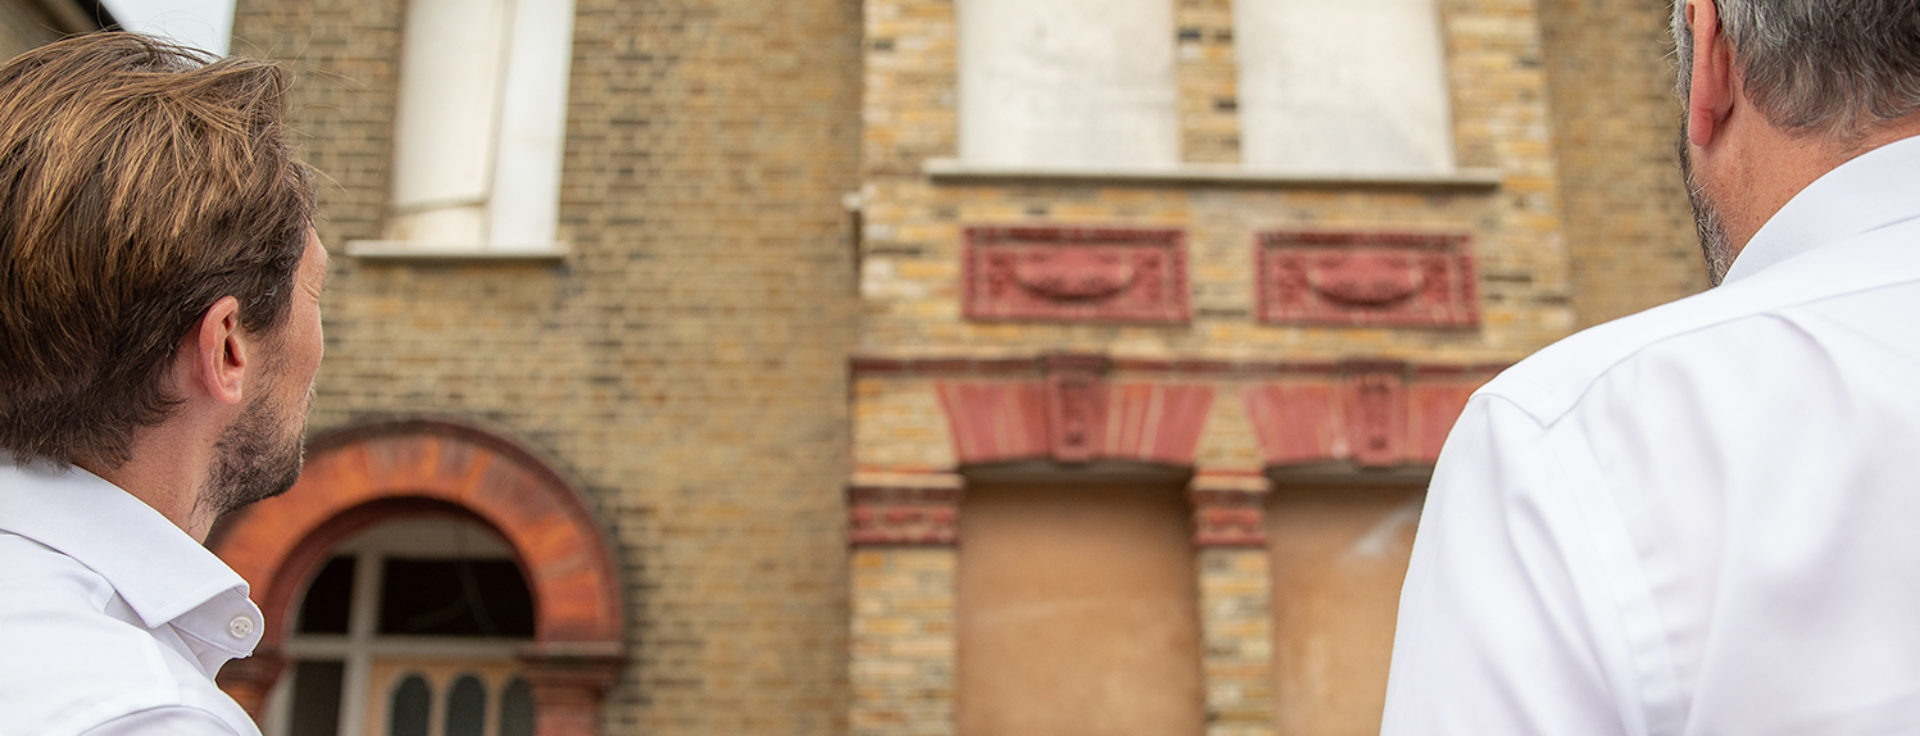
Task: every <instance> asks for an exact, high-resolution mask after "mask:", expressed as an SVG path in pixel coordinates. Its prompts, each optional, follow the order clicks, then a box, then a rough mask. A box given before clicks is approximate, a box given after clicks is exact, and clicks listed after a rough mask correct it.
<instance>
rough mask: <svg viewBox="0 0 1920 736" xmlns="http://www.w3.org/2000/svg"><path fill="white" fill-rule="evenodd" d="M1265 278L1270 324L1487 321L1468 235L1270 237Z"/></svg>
mask: <svg viewBox="0 0 1920 736" xmlns="http://www.w3.org/2000/svg"><path fill="white" fill-rule="evenodd" d="M1258 274H1259V275H1258V276H1257V278H1258V280H1259V283H1258V291H1259V302H1260V304H1259V309H1260V321H1262V322H1266V323H1270V324H1309V325H1336V326H1392V327H1472V326H1474V325H1476V324H1479V321H1480V312H1479V298H1478V296H1477V293H1478V288H1477V284H1476V281H1475V276H1474V270H1473V258H1472V256H1471V255H1469V253H1468V251H1467V236H1465V235H1460V234H1413V233H1360V232H1269V233H1263V234H1261V235H1260V242H1259V264H1258Z"/></svg>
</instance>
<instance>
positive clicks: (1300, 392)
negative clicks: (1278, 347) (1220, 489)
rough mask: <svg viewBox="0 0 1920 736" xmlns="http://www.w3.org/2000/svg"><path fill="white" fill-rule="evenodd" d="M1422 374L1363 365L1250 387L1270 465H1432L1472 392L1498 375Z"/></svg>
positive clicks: (1256, 424)
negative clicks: (1337, 462) (1326, 374)
mask: <svg viewBox="0 0 1920 736" xmlns="http://www.w3.org/2000/svg"><path fill="white" fill-rule="evenodd" d="M1422 373H1423V372H1422V371H1418V370H1411V369H1408V368H1406V367H1394V366H1391V365H1364V364H1356V365H1355V366H1354V367H1353V368H1352V369H1350V370H1348V371H1346V372H1344V373H1343V374H1341V375H1337V376H1329V377H1321V376H1299V377H1288V378H1283V379H1279V380H1274V381H1268V382H1265V383H1263V384H1261V385H1259V386H1255V387H1253V388H1250V389H1248V390H1247V391H1246V394H1245V400H1246V402H1247V413H1248V415H1249V416H1250V418H1251V419H1252V420H1253V426H1254V432H1255V434H1256V435H1257V436H1258V438H1259V441H1260V448H1261V452H1262V454H1263V455H1264V456H1265V459H1266V464H1267V465H1268V466H1269V467H1284V466H1289V465H1300V464H1305V463H1316V462H1324V461H1329V460H1343V461H1350V462H1353V463H1354V464H1356V465H1359V466H1361V467H1392V466H1398V465H1420V464H1431V463H1433V461H1434V460H1436V459H1437V458H1439V456H1440V447H1441V445H1442V444H1443V443H1445V442H1446V438H1447V432H1448V431H1449V430H1450V429H1452V427H1453V421H1454V420H1455V419H1457V418H1458V417H1459V416H1460V411H1461V409H1462V408H1464V407H1465V406H1466V402H1467V397H1468V396H1470V395H1472V394H1473V391H1474V389H1476V388H1479V386H1480V384H1482V383H1485V382H1486V380H1487V379H1489V378H1491V377H1492V376H1491V375H1490V374H1465V375H1449V374H1446V373H1440V374H1439V375H1422Z"/></svg>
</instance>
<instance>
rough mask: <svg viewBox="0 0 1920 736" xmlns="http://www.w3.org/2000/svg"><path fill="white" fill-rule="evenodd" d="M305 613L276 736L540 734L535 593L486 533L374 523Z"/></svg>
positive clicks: (340, 558) (318, 580)
mask: <svg viewBox="0 0 1920 736" xmlns="http://www.w3.org/2000/svg"><path fill="white" fill-rule="evenodd" d="M296 610H297V614H296V615H295V620H294V624H293V627H292V629H293V630H292V631H291V632H290V633H289V635H288V636H287V639H286V651H287V653H288V654H289V655H290V656H291V657H292V658H293V660H294V666H293V668H292V672H291V677H287V678H283V680H282V682H281V683H280V684H279V685H278V686H277V687H276V688H275V691H274V694H273V696H272V697H271V699H270V700H269V703H268V711H267V714H268V715H267V718H266V723H265V728H264V729H263V730H264V731H265V733H266V734H267V736H493V735H494V734H500V735H501V736H514V735H515V734H520V735H521V736H531V735H532V733H533V730H532V724H533V716H534V708H533V698H532V693H531V690H530V689H529V688H528V687H527V685H526V682H525V681H524V680H522V679H521V678H520V677H519V676H518V672H519V667H520V664H519V662H518V660H516V659H515V657H514V654H515V652H516V651H517V650H518V649H519V648H520V647H522V646H525V645H526V644H527V643H529V642H531V641H532V639H533V625H534V610H533V597H532V594H531V593H530V591H529V590H528V588H527V584H526V580H525V579H524V578H523V577H522V576H521V574H520V568H519V565H518V563H516V562H515V561H514V559H513V555H512V552H511V550H510V548H509V547H508V546H507V544H506V543H505V542H504V541H503V540H501V539H500V538H499V537H498V536H496V535H495V534H494V533H493V532H492V531H490V530H488V529H486V528H484V527H482V526H480V525H479V524H476V523H472V522H469V521H465V520H460V519H455V518H448V517H438V516H435V517H412V518H404V519H400V520H396V521H392V522H388V523H386V524H382V525H379V526H376V527H373V528H371V529H369V530H367V531H366V532H363V533H361V534H360V535H358V536H356V537H354V538H352V539H350V540H348V541H347V542H345V543H343V544H341V545H340V546H339V547H337V548H335V549H334V551H333V556H332V557H331V558H330V559H328V561H327V563H326V564H325V565H324V566H322V567H321V569H320V572H319V573H317V574H315V575H314V577H313V579H312V580H311V581H310V582H309V583H308V584H307V587H306V592H305V594H304V595H303V596H302V597H301V599H300V602H299V607H298V608H297V609H296ZM495 702H498V703H500V706H499V707H498V708H491V707H489V706H490V704H491V703H495Z"/></svg>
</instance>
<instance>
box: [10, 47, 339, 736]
mask: <svg viewBox="0 0 1920 736" xmlns="http://www.w3.org/2000/svg"><path fill="white" fill-rule="evenodd" d="M286 95H287V82H286V77H285V75H284V73H283V72H282V71H281V70H280V69H278V68H276V67H274V66H272V65H269V64H265V63H261V62H257V61H249V60H244V59H235V58H229V59H223V60H217V61H216V60H214V59H212V58H210V57H208V56H206V55H204V54H202V53H200V52H197V51H193V50H190V49H185V48H181V47H178V46H173V45H170V44H166V43H163V42H159V41H156V40H154V39H151V38H147V37H143V36H138V35H134V34H126V33H102V34H94V35H88V36H80V37H75V38H71V39H68V40H65V41H61V42H58V43H54V44H51V45H48V46H45V47H42V48H40V49H37V50H34V51H31V52H28V53H26V54H24V55H22V56H20V57H18V58H15V59H13V60H12V61H10V62H8V63H7V64H6V65H5V66H0V151H4V154H0V734H7V735H15V734H18V735H22V736H29V735H30V736H58V735H62V734H88V735H90V736H100V735H104V734H257V733H258V731H257V729H256V728H255V727H254V725H253V722H252V721H251V719H249V718H248V716H247V714H246V713H244V712H243V711H241V710H240V708H239V707H238V706H237V705H235V704H234V702H233V701H232V700H231V699H229V698H227V697H226V696H225V695H224V694H223V693H221V692H220V690H219V689H218V688H216V687H215V686H214V684H213V675H214V674H215V673H216V672H218V671H219V669H220V667H221V666H222V665H224V664H226V662H227V661H228V660H230V659H233V658H237V657H245V656H248V655H249V654H251V653H252V651H253V647H254V645H255V644H256V643H257V642H258V641H259V638H260V631H261V626H262V624H263V623H264V622H263V621H261V618H260V612H259V609H258V608H256V607H255V606H254V605H253V603H252V602H250V601H248V600H247V586H246V583H245V582H243V581H242V580H241V579H240V578H239V576H237V575H235V574H234V572H233V571H232V570H231V569H229V568H228V567H227V566H226V565H225V564H223V563H222V562H221V561H220V560H219V559H218V558H216V557H214V556H213V554H212V553H210V552H208V551H207V550H206V549H205V548H204V547H203V546H201V543H202V542H204V540H205V538H206V535H207V531H208V529H209V528H210V527H211V526H212V524H213V522H214V520H215V519H217V518H218V517H219V516H220V515H221V514H223V513H225V512H228V511H231V510H233V509H236V508H239V507H241V506H244V505H246V504H248V503H252V502H253V501H257V500H260V499H262V498H266V497H268V496H272V495H274V494H277V493H280V492H282V491H284V490H286V489H287V488H288V487H290V486H291V485H292V484H293V481H294V478H295V477H296V476H297V475H298V474H299V471H300V462H301V452H302V442H303V438H304V435H305V427H304V425H305V416H306V412H307V408H308V405H309V404H310V402H311V396H312V386H313V379H314V374H315V371H316V370H317V369H318V366H319V363H320V356H321V352H322V341H321V333H320V292H321V289H322V286H323V282H324V279H325V276H326V271H327V254H326V251H325V250H324V249H323V248H322V247H321V246H320V243H319V240H318V239H317V238H316V237H315V236H314V234H313V230H312V226H311V220H312V211H313V189H312V185H311V183H310V176H309V174H308V171H307V169H306V168H305V167H304V165H302V164H301V163H299V162H298V161H296V160H294V158H293V156H292V154H291V152H290V151H289V148H288V145H287V142H286V141H285V139H284V135H285V134H284V131H283V117H284V115H285V107H286Z"/></svg>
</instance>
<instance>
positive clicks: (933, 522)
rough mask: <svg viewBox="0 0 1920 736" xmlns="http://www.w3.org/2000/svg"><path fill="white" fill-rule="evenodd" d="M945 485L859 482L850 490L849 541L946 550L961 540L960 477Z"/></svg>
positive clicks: (848, 505)
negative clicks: (959, 526) (959, 529)
mask: <svg viewBox="0 0 1920 736" xmlns="http://www.w3.org/2000/svg"><path fill="white" fill-rule="evenodd" d="M954 480H955V482H954V483H952V484H950V485H948V486H945V487H939V486H924V487H916V486H905V485H870V484H863V483H861V482H859V481H858V480H856V481H855V485H854V486H853V487H851V488H849V489H848V491H847V516H848V520H847V521H848V523H847V541H848V543H849V544H851V545H852V546H855V547H871V546H879V545H891V546H919V547H929V546H931V547H944V546H952V545H953V543H954V542H955V540H956V539H957V529H958V522H959V519H960V497H961V494H962V491H961V488H960V484H959V483H958V478H955V479H954Z"/></svg>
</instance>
